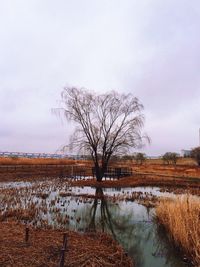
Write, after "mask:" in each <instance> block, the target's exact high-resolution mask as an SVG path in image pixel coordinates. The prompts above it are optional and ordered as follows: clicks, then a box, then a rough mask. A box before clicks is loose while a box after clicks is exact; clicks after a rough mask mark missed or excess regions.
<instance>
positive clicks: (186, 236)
mask: <svg viewBox="0 0 200 267" xmlns="http://www.w3.org/2000/svg"><path fill="white" fill-rule="evenodd" d="M156 215H157V218H158V221H159V222H160V224H161V225H163V226H164V227H165V229H166V230H167V232H168V234H169V237H170V238H171V239H172V240H173V241H174V243H175V245H176V246H177V247H179V248H180V249H181V250H182V251H183V252H184V253H185V254H186V256H187V257H188V258H190V259H191V260H192V261H193V262H194V264H195V266H197V267H199V266H200V200H199V199H197V198H194V197H192V196H185V197H180V198H177V199H175V200H163V201H161V203H160V204H159V206H158V207H157V208H156Z"/></svg>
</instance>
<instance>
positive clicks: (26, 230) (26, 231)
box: [25, 226, 29, 243]
mask: <svg viewBox="0 0 200 267" xmlns="http://www.w3.org/2000/svg"><path fill="white" fill-rule="evenodd" d="M28 239H29V228H28V227H27V226H26V228H25V242H26V243H28Z"/></svg>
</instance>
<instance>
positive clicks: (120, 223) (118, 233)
mask: <svg viewBox="0 0 200 267" xmlns="http://www.w3.org/2000/svg"><path fill="white" fill-rule="evenodd" d="M85 215H86V214H85ZM132 217H133V211H132V210H131V212H130V213H128V212H127V211H126V210H121V208H120V206H119V204H118V203H117V202H112V201H109V200H107V198H106V197H105V196H104V193H103V190H102V188H99V187H97V188H96V192H95V198H94V201H93V203H92V206H91V207H90V209H89V210H88V209H87V215H86V216H85V219H86V220H87V223H86V228H85V231H99V230H100V231H102V232H107V233H110V234H111V235H112V236H113V238H114V239H115V240H117V241H118V242H119V243H120V244H121V245H122V246H123V247H124V248H125V250H126V251H127V253H128V254H129V255H130V256H131V257H133V255H137V266H143V265H142V262H143V257H142V254H143V251H142V250H141V247H140V245H139V244H140V239H139V235H138V234H137V233H138V231H140V230H139V229H138V226H139V225H135V224H134V223H133V222H132ZM136 231H137V233H136ZM141 231H143V229H141Z"/></svg>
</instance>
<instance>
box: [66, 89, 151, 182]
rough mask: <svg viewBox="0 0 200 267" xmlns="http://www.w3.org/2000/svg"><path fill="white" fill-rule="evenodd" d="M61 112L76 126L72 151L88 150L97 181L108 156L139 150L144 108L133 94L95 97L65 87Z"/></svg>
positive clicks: (101, 174) (96, 95)
mask: <svg viewBox="0 0 200 267" xmlns="http://www.w3.org/2000/svg"><path fill="white" fill-rule="evenodd" d="M62 100H63V111H64V115H65V117H66V119H67V120H68V121H74V122H75V123H76V125H77V128H76V129H75V132H74V134H73V135H72V137H71V140H70V145H71V149H73V148H74V147H78V148H79V149H84V151H87V152H88V153H89V154H90V155H91V157H92V160H93V162H94V168H95V173H96V178H97V181H101V180H102V178H103V176H104V173H105V171H106V169H107V167H108V163H109V160H110V158H111V156H113V155H117V154H123V153H127V152H128V150H129V149H130V148H136V147H137V148H138V147H141V146H142V144H143V140H144V139H148V140H149V138H148V137H147V136H146V135H144V134H143V133H142V128H143V122H144V116H143V114H142V113H141V111H142V109H143V106H142V104H141V103H140V102H139V100H138V99H137V98H136V97H134V96H133V95H132V94H119V93H117V92H115V91H111V92H109V93H105V94H99V95H98V94H96V93H94V92H90V91H88V90H86V89H77V88H74V87H67V88H64V90H63V92H62Z"/></svg>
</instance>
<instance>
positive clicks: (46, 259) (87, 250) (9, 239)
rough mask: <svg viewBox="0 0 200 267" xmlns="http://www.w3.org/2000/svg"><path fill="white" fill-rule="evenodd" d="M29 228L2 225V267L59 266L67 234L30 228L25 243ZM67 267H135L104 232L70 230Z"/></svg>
mask: <svg viewBox="0 0 200 267" xmlns="http://www.w3.org/2000/svg"><path fill="white" fill-rule="evenodd" d="M24 235H25V226H24V225H21V224H17V223H15V222H3V223H0V251H1V253H0V266H1V267H57V266H59V260H60V252H61V248H62V242H63V232H62V231H59V230H52V229H48V230H44V229H34V228H30V231H29V236H30V237H29V241H28V243H26V242H25V239H24ZM64 266H65V267H84V266H88V267H90V266H91V267H92V266H96V267H103V266H105V267H112V266H113V267H114V266H116V267H117V266H119V267H120V266H127V267H132V266H133V263H132V261H131V259H130V258H129V257H128V256H127V255H126V253H125V252H124V251H123V249H122V247H121V246H120V245H118V243H117V242H116V241H114V240H113V239H112V238H111V237H110V236H108V235H106V234H104V233H87V234H80V233H76V232H73V231H67V251H66V254H65V265H64Z"/></svg>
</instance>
